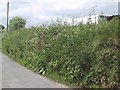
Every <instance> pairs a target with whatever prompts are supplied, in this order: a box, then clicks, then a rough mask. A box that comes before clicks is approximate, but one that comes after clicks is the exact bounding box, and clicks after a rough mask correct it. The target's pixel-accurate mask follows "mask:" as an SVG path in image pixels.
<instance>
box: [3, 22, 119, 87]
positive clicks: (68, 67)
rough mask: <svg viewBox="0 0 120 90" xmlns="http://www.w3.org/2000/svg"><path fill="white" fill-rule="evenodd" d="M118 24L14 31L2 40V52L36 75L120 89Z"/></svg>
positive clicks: (81, 84)
mask: <svg viewBox="0 0 120 90" xmlns="http://www.w3.org/2000/svg"><path fill="white" fill-rule="evenodd" d="M118 24H119V23H118V20H113V21H111V22H100V23H99V24H91V25H90V26H88V25H78V26H62V25H52V26H49V27H47V28H42V27H40V28H37V27H36V28H29V29H21V30H12V31H10V32H8V33H6V34H5V35H4V37H3V38H2V49H3V52H4V53H6V54H8V55H9V56H11V57H13V58H14V59H15V60H16V61H17V62H19V63H21V64H23V65H24V66H26V67H28V68H30V69H32V70H34V71H35V72H38V73H39V74H41V75H46V76H49V77H51V78H54V79H58V80H60V81H64V82H66V83H68V84H74V85H76V86H80V87H91V88H95V87H97V88H100V87H104V88H105V87H107V88H108V87H109V88H112V87H119V86H120V85H119V83H120V82H119V80H118V79H119V78H118V77H119V70H118V68H119V65H118V62H119V58H118V55H119V54H120V52H119V50H120V45H119V44H120V38H119V37H118V33H119V32H120V31H119V29H118V26H119V25H118ZM33 78H34V77H33Z"/></svg>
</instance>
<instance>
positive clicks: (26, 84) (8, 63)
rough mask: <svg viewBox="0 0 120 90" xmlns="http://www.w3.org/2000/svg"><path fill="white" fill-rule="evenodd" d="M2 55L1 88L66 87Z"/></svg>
mask: <svg viewBox="0 0 120 90" xmlns="http://www.w3.org/2000/svg"><path fill="white" fill-rule="evenodd" d="M0 56H2V88H68V87H67V86H65V85H62V84H59V83H56V82H54V81H52V80H50V79H48V78H46V77H44V76H41V75H39V74H37V73H35V72H32V71H31V70H29V69H27V68H25V67H23V66H22V65H20V64H18V63H16V62H14V61H13V60H12V59H10V58H9V57H8V56H6V55H4V54H2V53H0Z"/></svg>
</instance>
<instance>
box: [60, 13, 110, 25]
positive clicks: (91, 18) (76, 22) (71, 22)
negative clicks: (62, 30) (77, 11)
mask: <svg viewBox="0 0 120 90" xmlns="http://www.w3.org/2000/svg"><path fill="white" fill-rule="evenodd" d="M107 16H110V15H101V14H98V15H92V16H87V17H83V18H73V19H70V18H67V19H63V20H62V24H67V25H79V24H80V23H83V24H87V23H88V22H89V23H94V24H98V22H99V20H102V19H106V17H107Z"/></svg>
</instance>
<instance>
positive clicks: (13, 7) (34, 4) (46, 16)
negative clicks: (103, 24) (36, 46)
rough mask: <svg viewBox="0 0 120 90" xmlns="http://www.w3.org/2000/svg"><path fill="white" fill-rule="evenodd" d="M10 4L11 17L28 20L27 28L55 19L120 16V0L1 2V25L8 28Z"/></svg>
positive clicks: (18, 0) (27, 0)
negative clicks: (90, 14) (95, 15)
mask: <svg viewBox="0 0 120 90" xmlns="http://www.w3.org/2000/svg"><path fill="white" fill-rule="evenodd" d="M7 1H9V2H10V16H9V19H11V18H12V17H14V16H20V17H23V18H24V19H26V21H27V24H26V27H30V26H33V25H39V24H41V23H43V22H46V21H50V20H51V19H55V18H73V17H85V16H88V15H89V13H90V12H91V11H93V10H95V12H96V14H100V13H101V12H103V13H104V14H107V15H113V14H118V1H119V0H97V1H96V0H1V1H0V24H3V25H4V26H6V5H7Z"/></svg>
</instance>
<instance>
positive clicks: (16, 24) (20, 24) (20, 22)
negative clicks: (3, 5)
mask: <svg viewBox="0 0 120 90" xmlns="http://www.w3.org/2000/svg"><path fill="white" fill-rule="evenodd" d="M25 24H26V20H25V19H23V18H21V17H18V16H16V17H13V18H12V19H11V20H10V22H9V28H10V29H11V30H12V29H20V28H24V27H25Z"/></svg>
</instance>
